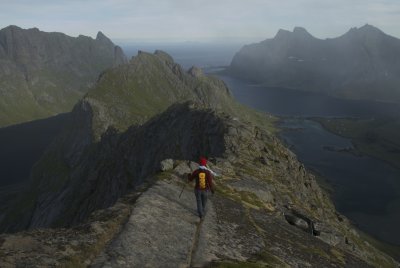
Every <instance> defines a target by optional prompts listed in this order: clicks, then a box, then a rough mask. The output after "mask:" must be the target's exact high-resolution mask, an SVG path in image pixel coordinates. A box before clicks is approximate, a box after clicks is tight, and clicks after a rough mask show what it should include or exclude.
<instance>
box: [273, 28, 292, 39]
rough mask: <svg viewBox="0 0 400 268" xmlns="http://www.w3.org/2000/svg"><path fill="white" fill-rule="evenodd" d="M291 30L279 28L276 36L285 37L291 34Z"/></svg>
mask: <svg viewBox="0 0 400 268" xmlns="http://www.w3.org/2000/svg"><path fill="white" fill-rule="evenodd" d="M290 34H291V32H290V31H288V30H284V29H279V31H278V32H277V33H276V35H275V38H284V37H288V36H290Z"/></svg>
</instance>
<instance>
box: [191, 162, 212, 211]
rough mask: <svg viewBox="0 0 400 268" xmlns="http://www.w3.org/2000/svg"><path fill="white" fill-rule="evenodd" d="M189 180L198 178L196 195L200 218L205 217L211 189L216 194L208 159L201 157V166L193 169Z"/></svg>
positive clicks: (195, 189)
mask: <svg viewBox="0 0 400 268" xmlns="http://www.w3.org/2000/svg"><path fill="white" fill-rule="evenodd" d="M188 180H189V181H193V180H196V185H195V187H194V194H195V195H196V201H197V212H198V214H199V217H200V219H203V217H204V215H205V212H206V211H205V209H206V204H207V195H208V193H209V191H211V193H213V194H214V188H213V184H212V180H213V175H212V173H211V171H210V170H209V169H208V168H207V159H206V158H204V157H200V161H199V168H198V169H197V170H195V171H193V173H192V174H189V175H188Z"/></svg>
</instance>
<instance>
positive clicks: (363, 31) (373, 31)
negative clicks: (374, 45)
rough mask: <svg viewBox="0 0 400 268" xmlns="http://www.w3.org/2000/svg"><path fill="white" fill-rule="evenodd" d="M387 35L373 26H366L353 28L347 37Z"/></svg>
mask: <svg viewBox="0 0 400 268" xmlns="http://www.w3.org/2000/svg"><path fill="white" fill-rule="evenodd" d="M379 34H385V33H384V32H382V31H381V30H380V29H378V28H376V27H375V26H373V25H370V24H368V23H367V24H365V25H364V26H362V27H360V28H357V27H353V28H351V29H350V30H349V31H348V32H347V33H346V34H345V35H379Z"/></svg>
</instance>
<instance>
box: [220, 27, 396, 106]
mask: <svg viewBox="0 0 400 268" xmlns="http://www.w3.org/2000/svg"><path fill="white" fill-rule="evenodd" d="M228 72H229V73H230V74H231V75H233V76H235V77H238V78H241V79H246V80H250V81H253V82H257V83H261V84H263V85H266V86H276V87H287V88H294V89H300V90H307V91H314V92H322V93H324V94H329V95H332V96H336V97H342V98H351V99H369V100H380V101H390V102H400V39H397V38H395V37H392V36H389V35H387V34H385V33H384V32H382V31H381V30H379V29H378V28H376V27H373V26H371V25H368V24H367V25H364V26H363V27H361V28H352V29H350V30H349V31H348V32H347V33H345V34H344V35H342V36H340V37H337V38H328V39H325V40H322V39H318V38H315V37H313V36H312V35H311V34H309V33H308V32H307V31H306V30H305V29H304V28H300V27H296V28H294V30H293V32H290V31H286V30H279V31H278V33H277V34H276V36H275V37H274V38H272V39H267V40H264V41H262V42H260V43H257V44H251V45H246V46H244V47H243V48H242V49H241V50H240V51H239V52H238V53H236V55H235V56H234V58H233V60H232V62H231V64H230V66H229V68H228Z"/></svg>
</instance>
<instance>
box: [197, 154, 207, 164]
mask: <svg viewBox="0 0 400 268" xmlns="http://www.w3.org/2000/svg"><path fill="white" fill-rule="evenodd" d="M199 164H200V166H205V165H207V159H206V158H204V157H202V156H201V157H200V161H199Z"/></svg>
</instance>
